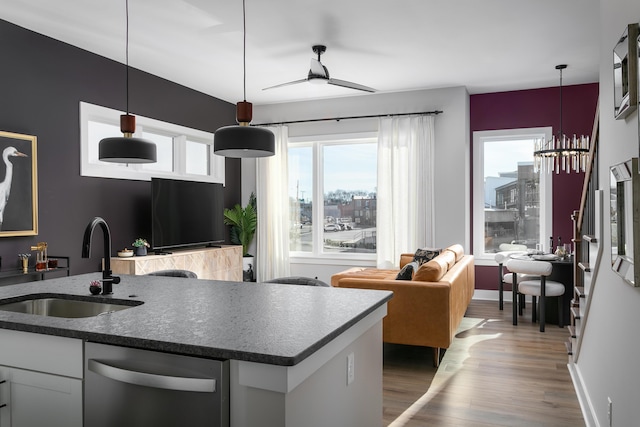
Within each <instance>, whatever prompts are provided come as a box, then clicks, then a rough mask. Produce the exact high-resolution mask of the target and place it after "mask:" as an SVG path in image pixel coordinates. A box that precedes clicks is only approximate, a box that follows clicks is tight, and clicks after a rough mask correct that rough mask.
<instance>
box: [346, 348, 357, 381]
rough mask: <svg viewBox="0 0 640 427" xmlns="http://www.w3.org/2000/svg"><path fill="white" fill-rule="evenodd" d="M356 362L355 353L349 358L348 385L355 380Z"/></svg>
mask: <svg viewBox="0 0 640 427" xmlns="http://www.w3.org/2000/svg"><path fill="white" fill-rule="evenodd" d="M355 370H356V362H355V356H354V355H353V353H350V354H349V355H348V356H347V385H349V384H351V383H352V382H353V380H354V378H355Z"/></svg>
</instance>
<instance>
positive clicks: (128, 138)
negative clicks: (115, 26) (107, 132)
mask: <svg viewBox="0 0 640 427" xmlns="http://www.w3.org/2000/svg"><path fill="white" fill-rule="evenodd" d="M126 12H127V13H126V15H127V30H126V58H125V59H126V70H127V76H126V85H127V86H126V90H127V113H126V114H123V115H121V116H120V131H121V132H122V133H123V135H124V136H121V137H111V138H104V139H102V140H101V141H100V143H99V144H98V158H99V159H100V160H102V161H103V162H111V163H155V162H156V161H157V153H156V145H155V144H154V143H153V142H151V141H147V140H145V139H142V138H134V137H133V134H134V132H135V131H136V116H134V115H131V114H129V0H126Z"/></svg>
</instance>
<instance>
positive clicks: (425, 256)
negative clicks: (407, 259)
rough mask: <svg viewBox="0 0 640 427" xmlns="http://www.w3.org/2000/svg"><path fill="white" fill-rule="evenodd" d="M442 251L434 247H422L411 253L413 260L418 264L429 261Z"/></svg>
mask: <svg viewBox="0 0 640 427" xmlns="http://www.w3.org/2000/svg"><path fill="white" fill-rule="evenodd" d="M441 252H442V249H436V248H423V249H418V250H416V253H415V254H414V255H413V260H414V261H416V262H417V263H418V264H419V265H422V264H424V263H425V262H429V261H431V260H432V259H434V258H435V257H437V256H438V255H440V253H441Z"/></svg>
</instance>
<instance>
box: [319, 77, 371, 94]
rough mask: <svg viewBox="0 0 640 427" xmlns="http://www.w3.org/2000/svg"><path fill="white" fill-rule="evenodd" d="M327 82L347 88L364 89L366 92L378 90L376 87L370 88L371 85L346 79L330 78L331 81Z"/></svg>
mask: <svg viewBox="0 0 640 427" xmlns="http://www.w3.org/2000/svg"><path fill="white" fill-rule="evenodd" d="M327 83H329V84H330V85H334V86H341V87H346V88H349V89H356V90H362V91H364V92H375V91H376V90H375V89H373V88H370V87H369V86H364V85H360V84H358V83H353V82H348V81H346V80H339V79H329V81H328V82H327Z"/></svg>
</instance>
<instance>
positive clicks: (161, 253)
mask: <svg viewBox="0 0 640 427" xmlns="http://www.w3.org/2000/svg"><path fill="white" fill-rule="evenodd" d="M153 254H154V255H171V254H173V252H169V251H153Z"/></svg>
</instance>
